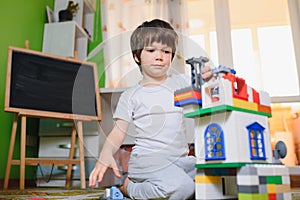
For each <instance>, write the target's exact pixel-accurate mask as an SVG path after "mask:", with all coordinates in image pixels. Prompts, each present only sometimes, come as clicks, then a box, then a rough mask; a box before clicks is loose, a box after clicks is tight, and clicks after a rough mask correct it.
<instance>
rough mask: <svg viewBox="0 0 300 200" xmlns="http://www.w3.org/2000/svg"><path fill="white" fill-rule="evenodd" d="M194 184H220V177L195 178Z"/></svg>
mask: <svg viewBox="0 0 300 200" xmlns="http://www.w3.org/2000/svg"><path fill="white" fill-rule="evenodd" d="M195 182H196V183H202V184H209V183H210V184H222V177H221V176H195Z"/></svg>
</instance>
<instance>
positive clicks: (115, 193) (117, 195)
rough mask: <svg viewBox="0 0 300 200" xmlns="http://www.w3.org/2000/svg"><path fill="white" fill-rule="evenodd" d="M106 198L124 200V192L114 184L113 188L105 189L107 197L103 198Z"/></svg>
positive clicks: (106, 199) (108, 199) (107, 199)
mask: <svg viewBox="0 0 300 200" xmlns="http://www.w3.org/2000/svg"><path fill="white" fill-rule="evenodd" d="M101 199H103V200H104V199H105V200H123V199H124V195H123V193H122V192H121V191H120V190H119V188H117V187H116V186H112V187H111V188H107V189H106V190H105V197H104V198H101Z"/></svg>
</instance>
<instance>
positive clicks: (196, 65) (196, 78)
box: [185, 56, 209, 89]
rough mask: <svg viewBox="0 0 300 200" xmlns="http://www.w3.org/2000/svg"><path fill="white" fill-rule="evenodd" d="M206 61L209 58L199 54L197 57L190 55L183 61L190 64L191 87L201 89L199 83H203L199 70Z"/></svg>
mask: <svg viewBox="0 0 300 200" xmlns="http://www.w3.org/2000/svg"><path fill="white" fill-rule="evenodd" d="M208 61H209V59H208V58H206V57H203V56H200V57H199V58H194V57H192V58H189V59H187V60H186V61H185V62H186V64H189V65H191V80H192V87H194V88H199V89H201V85H202V84H203V78H202V75H201V71H202V67H203V66H204V65H205V63H206V62H208Z"/></svg>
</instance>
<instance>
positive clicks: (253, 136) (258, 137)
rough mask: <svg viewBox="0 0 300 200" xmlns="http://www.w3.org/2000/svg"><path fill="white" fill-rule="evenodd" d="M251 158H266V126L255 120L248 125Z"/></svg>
mask: <svg viewBox="0 0 300 200" xmlns="http://www.w3.org/2000/svg"><path fill="white" fill-rule="evenodd" d="M247 129H248V134H249V148H250V159H251V160H266V152H265V141H264V134H263V131H264V127H262V126H261V125H260V124H259V123H257V122H255V123H253V124H251V125H249V126H247Z"/></svg>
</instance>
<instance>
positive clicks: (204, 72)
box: [202, 66, 213, 81]
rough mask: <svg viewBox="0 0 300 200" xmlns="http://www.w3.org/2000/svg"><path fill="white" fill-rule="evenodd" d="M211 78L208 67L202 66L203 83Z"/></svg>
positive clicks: (210, 71)
mask: <svg viewBox="0 0 300 200" xmlns="http://www.w3.org/2000/svg"><path fill="white" fill-rule="evenodd" d="M212 77H213V73H212V70H211V68H210V66H204V67H203V68H202V78H203V79H204V80H205V81H209V80H210V79H211V78H212Z"/></svg>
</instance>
